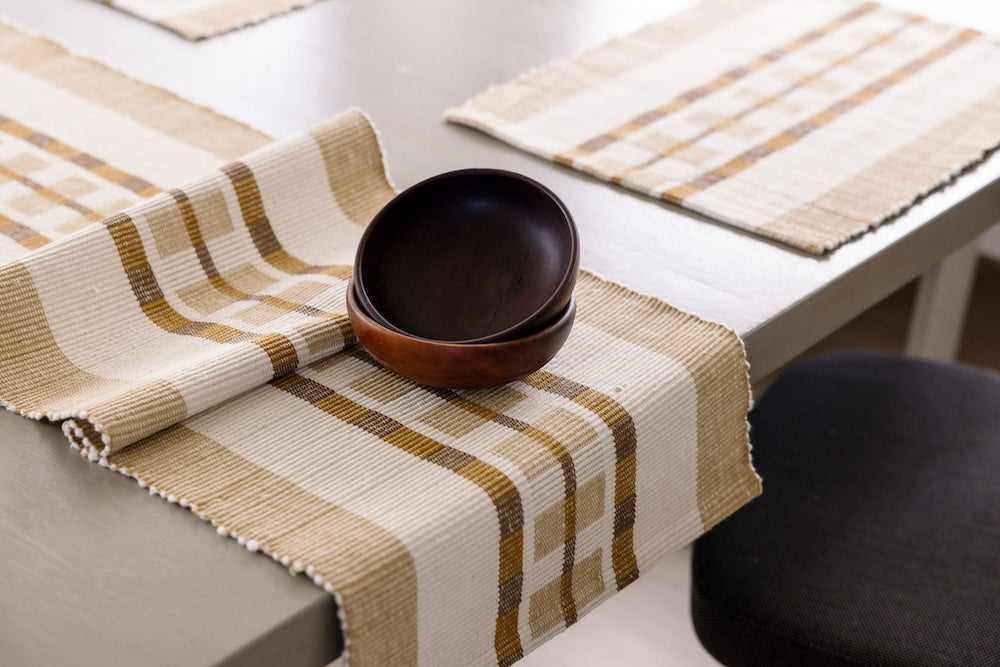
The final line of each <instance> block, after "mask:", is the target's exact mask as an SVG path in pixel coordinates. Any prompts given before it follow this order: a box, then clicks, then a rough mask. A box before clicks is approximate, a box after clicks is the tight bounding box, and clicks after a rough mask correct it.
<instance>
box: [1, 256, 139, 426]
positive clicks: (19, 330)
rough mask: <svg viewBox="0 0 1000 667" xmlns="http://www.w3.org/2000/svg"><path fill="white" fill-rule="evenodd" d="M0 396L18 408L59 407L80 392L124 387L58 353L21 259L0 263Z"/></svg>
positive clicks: (73, 404) (74, 402) (77, 399)
mask: <svg viewBox="0 0 1000 667" xmlns="http://www.w3.org/2000/svg"><path fill="white" fill-rule="evenodd" d="M0 285H2V286H3V289H0V312H2V313H3V317H0V333H2V339H3V341H4V344H3V345H0V368H2V369H3V372H2V373H0V396H3V398H4V400H5V401H7V402H8V403H10V404H11V405H12V406H13V407H14V408H15V409H17V410H20V411H23V412H36V411H39V412H62V411H68V410H69V409H72V408H74V407H76V406H77V405H78V404H79V403H80V402H81V398H82V397H84V396H91V395H94V394H111V393H113V392H115V391H119V390H121V389H122V388H124V387H125V386H126V383H125V382H124V381H122V380H117V379H112V378H105V377H100V376H98V375H94V374H93V373H89V372H87V371H85V370H84V369H82V368H80V367H78V366H76V365H74V364H73V362H72V361H71V360H70V359H69V358H68V357H66V355H65V354H63V352H62V349H61V348H60V347H59V343H57V342H56V339H55V336H54V335H53V333H52V329H51V327H50V326H49V322H48V319H47V317H46V315H45V307H44V306H43V305H42V300H41V297H40V296H39V294H38V292H37V290H36V289H35V283H34V280H33V279H32V277H31V274H30V273H29V272H28V269H27V268H25V266H24V265H23V264H21V263H20V262H16V261H15V262H9V263H7V264H4V265H3V266H0ZM42 370H44V371H47V372H50V373H52V374H53V376H55V375H56V374H58V376H59V378H60V383H59V387H58V388H55V387H54V385H53V384H51V383H47V382H39V377H40V375H41V374H42V372H41V371H42Z"/></svg>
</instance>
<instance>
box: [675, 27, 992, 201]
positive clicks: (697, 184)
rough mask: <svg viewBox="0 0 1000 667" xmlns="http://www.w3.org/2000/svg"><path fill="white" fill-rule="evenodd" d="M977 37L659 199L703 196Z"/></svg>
mask: <svg viewBox="0 0 1000 667" xmlns="http://www.w3.org/2000/svg"><path fill="white" fill-rule="evenodd" d="M980 34H981V33H979V32H977V31H975V30H969V29H966V30H963V31H961V32H960V33H959V34H958V35H956V36H955V37H952V38H951V39H949V40H948V41H947V42H946V43H945V44H943V45H941V46H938V47H935V48H933V49H930V50H929V51H928V52H927V53H925V54H924V55H923V56H921V57H919V58H915V59H913V60H911V61H910V62H908V63H906V64H905V65H903V66H901V67H899V68H897V69H896V70H895V71H893V72H891V73H889V74H887V75H885V76H883V77H881V78H879V79H876V80H875V81H872V82H871V83H869V84H868V85H867V86H865V87H864V88H862V89H861V90H859V91H857V92H855V93H854V94H852V95H850V96H849V97H846V98H844V99H841V100H838V101H837V102H834V103H832V104H830V105H829V106H827V107H826V108H825V109H823V110H822V111H820V112H818V113H816V114H815V115H813V116H812V117H811V118H809V119H807V120H804V121H802V122H801V123H798V124H796V125H793V126H792V127H789V128H788V129H786V130H785V131H784V132H781V133H779V134H777V135H775V136H773V137H771V138H770V139H768V140H767V141H765V142H763V143H761V144H758V145H757V146H754V147H753V148H750V149H749V150H746V151H744V152H743V153H741V154H740V155H738V156H736V157H735V158H733V159H732V160H730V161H728V162H726V163H725V164H723V165H721V166H719V167H716V168H715V169H712V170H710V171H707V172H705V173H703V174H701V175H699V176H696V177H695V178H693V179H691V180H689V181H688V182H687V183H684V184H682V185H679V186H676V187H673V188H670V189H669V190H666V191H664V192H663V193H662V194H661V195H660V197H661V198H662V199H664V200H665V201H669V202H671V203H674V204H682V203H683V202H684V200H685V199H687V198H688V197H691V196H692V195H695V194H697V193H699V192H703V191H705V190H707V189H709V188H711V187H712V186H713V185H715V184H716V183H721V182H722V181H724V180H726V179H728V178H731V177H733V176H735V175H736V174H739V173H740V172H742V171H745V170H746V169H749V168H750V167H752V166H753V165H754V164H756V163H757V162H760V161H761V160H763V159H764V158H766V157H768V156H769V155H771V154H772V153H776V152H778V151H780V150H781V149H783V148H786V147H788V146H790V145H792V144H794V143H796V142H798V141H799V140H801V139H802V137H805V136H807V135H809V134H811V133H812V132H813V131H814V130H817V129H819V128H821V127H823V126H824V125H828V124H829V123H831V122H832V121H833V120H835V119H836V118H838V117H840V116H843V115H844V114H845V113H847V112H848V111H850V110H852V109H855V108H857V107H859V106H861V105H863V104H864V103H865V102H868V101H870V100H872V99H874V98H875V97H877V96H878V95H879V94H880V93H882V92H883V91H885V90H888V89H889V88H892V87H893V86H894V85H896V84H898V83H900V82H901V81H905V80H906V79H908V78H910V77H911V76H913V75H914V74H916V73H917V72H919V71H920V70H922V69H924V68H925V67H926V66H927V65H930V64H931V63H933V62H936V61H938V60H940V59H941V58H944V57H945V56H947V55H949V54H950V53H953V52H954V51H956V50H957V49H959V48H961V47H962V46H964V45H965V44H968V43H969V42H971V41H972V40H974V39H976V38H977V37H979V36H980Z"/></svg>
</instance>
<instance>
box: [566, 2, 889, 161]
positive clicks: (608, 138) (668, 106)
mask: <svg viewBox="0 0 1000 667" xmlns="http://www.w3.org/2000/svg"><path fill="white" fill-rule="evenodd" d="M877 8H878V5H877V4H876V3H874V2H865V3H863V4H861V5H860V6H858V7H856V8H854V9H852V10H851V11H849V12H847V13H846V14H843V15H841V16H838V17H837V18H835V19H833V20H832V21H830V22H828V23H826V24H824V25H821V26H819V27H818V28H814V29H811V30H809V31H808V32H805V33H803V34H801V35H799V36H797V37H795V38H794V39H792V40H790V41H789V42H786V43H785V44H783V45H781V46H779V47H778V48H776V49H772V50H770V51H768V52H767V53H764V54H761V55H759V56H756V57H755V58H754V59H753V60H750V61H748V62H746V63H744V64H742V65H737V66H736V67H733V68H732V69H730V70H728V71H726V72H723V73H722V74H720V75H719V76H718V77H716V78H715V79H713V80H712V81H709V82H708V83H706V84H703V85H701V86H698V87H696V88H691V89H689V90H686V91H684V92H683V93H680V94H679V95H677V96H675V97H674V98H673V99H671V100H670V101H668V102H666V103H665V104H662V105H660V106H658V107H655V108H653V109H650V110H648V111H644V112H642V113H641V114H639V115H637V116H635V117H634V118H632V119H631V120H629V121H628V122H626V123H624V124H622V125H620V126H618V127H616V128H614V129H612V130H609V131H607V132H605V133H603V134H599V135H597V136H596V137H594V138H592V139H588V140H587V141H585V142H583V143H582V144H580V145H579V146H577V147H576V148H573V149H570V150H568V151H565V152H563V153H559V154H557V155H556V156H555V157H554V158H553V159H554V160H555V161H556V162H558V163H560V164H564V165H567V166H572V165H573V162H574V161H575V160H576V159H577V158H580V157H583V156H586V155H590V154H591V153H595V152H597V151H599V150H601V149H603V148H605V147H607V146H608V145H610V144H613V143H615V142H618V141H622V140H624V139H626V138H627V137H629V136H630V135H632V134H634V133H635V132H638V131H639V130H641V129H643V128H644V127H647V126H649V125H651V124H653V123H655V122H656V121H658V120H660V119H662V118H664V117H666V116H669V115H670V114H673V113H676V112H678V111H680V110H682V109H685V108H687V107H688V106H690V105H691V104H693V103H695V102H696V101H698V100H700V99H702V98H705V97H708V96H709V95H712V94H714V93H717V92H719V91H721V90H724V89H726V88H728V87H729V86H732V85H734V84H735V83H737V82H739V81H740V80H742V79H744V78H746V77H747V76H749V75H750V74H753V73H754V72H758V71H760V70H762V69H764V68H765V67H768V66H770V65H772V64H773V63H775V62H778V61H779V60H781V59H782V58H784V57H785V56H788V55H791V54H792V53H795V52H796V51H799V50H801V49H803V48H805V47H806V46H808V45H810V44H812V43H813V42H815V41H816V40H818V39H820V38H821V37H825V36H826V35H828V34H830V33H831V32H833V31H835V30H837V29H839V28H842V27H844V26H845V25H848V24H850V23H851V22H852V21H855V20H857V19H858V18H860V17H862V16H864V15H865V14H869V13H871V12H873V11H874V10H875V9H877ZM750 111H752V109H749V110H747V111H746V113H749V112H750ZM694 141H697V139H694V140H692V142H694ZM653 161H654V162H655V160H653ZM641 168H642V167H637V169H641Z"/></svg>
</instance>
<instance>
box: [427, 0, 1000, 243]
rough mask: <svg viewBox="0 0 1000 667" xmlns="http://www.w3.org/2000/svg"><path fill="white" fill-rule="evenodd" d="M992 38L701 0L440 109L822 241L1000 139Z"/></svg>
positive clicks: (608, 174) (686, 201) (762, 231)
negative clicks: (577, 53)
mask: <svg viewBox="0 0 1000 667" xmlns="http://www.w3.org/2000/svg"><path fill="white" fill-rule="evenodd" d="M997 62H1000V40H998V39H997V38H995V37H991V36H986V35H982V34H980V33H978V32H976V31H974V30H968V29H962V28H957V27H953V26H949V25H945V24H942V23H937V22H934V21H930V20H927V19H925V18H923V17H921V16H917V15H915V14H910V13H906V12H902V11H898V10H895V9H889V8H886V7H882V6H879V5H877V4H875V3H872V2H856V1H852V0H811V1H810V2H800V1H798V0H705V1H704V2H702V3H701V4H699V5H697V6H695V7H694V8H692V9H691V10H689V11H687V12H685V13H683V14H680V15H678V16H676V17H673V18H670V19H667V20H664V21H661V22H658V23H653V24H651V25H648V26H646V27H645V28H643V29H641V30H639V31H638V32H636V33H634V34H632V35H629V36H627V37H622V38H620V39H615V40H612V41H611V42H609V43H607V44H605V45H604V46H601V47H600V48H597V49H595V50H593V51H589V52H587V53H584V54H582V55H580V56H578V57H576V58H573V59H572V60H567V61H563V62H557V63H554V64H551V65H548V66H547V67H544V68H542V69H539V70H537V71H534V72H531V73H529V74H526V75H524V76H522V77H520V78H518V79H516V80H515V81H512V82H510V83H507V84H504V85H500V86H497V87H495V88H492V89H490V90H488V91H486V92H485V93H483V94H481V95H478V96H477V97H474V98H472V99H471V100H469V101H467V102H466V103H465V104H463V105H462V106H460V107H458V108H455V109H451V110H450V111H448V112H447V118H448V120H450V121H453V122H456V123H463V124H466V125H470V126H472V127H476V128H479V129H481V130H483V131H484V132H487V133H489V134H492V135H494V136H496V137H498V138H500V139H503V140H504V141H507V142H509V143H511V144H513V145H515V146H517V147H519V148H522V149H524V150H526V151H530V152H532V153H535V154H537V155H540V156H543V157H545V158H548V159H551V160H554V161H556V162H559V163H561V164H565V165H570V166H572V167H573V168H575V169H578V170H580V171H583V172H586V173H588V174H592V175H594V176H597V177H598V178H601V179H603V180H606V181H610V182H612V183H616V184H619V185H623V186H625V187H628V188H631V189H633V190H636V191H638V192H642V193H644V194H647V195H650V196H652V197H656V198H659V199H662V200H665V201H668V202H671V203H674V204H679V205H681V206H683V207H685V208H688V209H691V210H693V211H698V212H699V213H703V214H705V215H707V216H709V217H712V218H715V219H717V220H720V221H723V222H726V223H728V224H731V225H734V226H736V227H740V228H742V229H746V230H749V231H751V232H753V233H755V234H759V235H760V236H763V237H767V238H770V239H774V240H777V241H780V242H782V243H786V244H788V245H791V246H794V247H796V248H799V249H801V250H804V251H807V252H810V253H814V254H822V253H824V252H827V251H829V250H832V249H834V248H836V247H837V246H839V245H841V244H842V243H844V242H845V241H847V240H849V239H851V238H852V237H855V236H857V235H859V234H862V233H864V232H865V231H867V230H869V229H872V228H873V227H875V226H877V225H879V224H881V223H882V222H885V221H886V220H888V219H890V218H892V217H894V216H895V215H898V214H899V213H901V212H902V211H904V210H905V209H906V208H907V207H909V206H910V205H912V204H913V202H914V201H915V200H916V199H918V198H919V197H920V196H922V195H924V194H926V193H928V192H930V191H931V190H933V189H934V188H936V187H939V186H941V185H943V184H945V183H947V182H948V181H949V180H950V179H952V178H954V177H955V176H956V175H958V174H959V173H960V172H961V171H962V170H963V169H965V168H966V167H968V166H969V165H970V164H974V163H976V162H977V161H979V160H981V159H982V158H983V157H984V154H985V152H986V151H989V150H991V149H993V148H995V147H996V146H997V145H1000V67H993V66H989V65H987V63H997Z"/></svg>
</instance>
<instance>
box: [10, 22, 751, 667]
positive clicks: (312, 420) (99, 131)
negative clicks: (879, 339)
mask: <svg viewBox="0 0 1000 667" xmlns="http://www.w3.org/2000/svg"><path fill="white" fill-rule="evenodd" d="M0 32H2V36H3V39H2V40H0V45H2V46H0V87H2V89H4V90H8V91H17V92H18V94H17V95H8V96H5V97H4V98H3V101H2V102H0V116H2V117H0V314H2V317H0V400H2V401H3V404H4V405H5V406H6V407H7V408H9V409H12V410H15V411H18V412H20V413H21V414H24V415H25V416H28V417H31V418H35V419H43V418H47V419H50V420H54V421H56V420H58V421H62V425H63V430H64V431H65V433H66V434H67V436H68V438H69V440H70V442H71V443H72V445H73V446H74V447H76V448H78V449H79V450H80V451H81V453H82V454H84V455H85V456H88V457H89V458H90V459H92V460H94V461H97V462H98V463H100V464H101V465H103V466H106V467H108V468H110V469H112V470H117V471H118V472H120V473H123V474H126V475H129V476H132V477H134V478H135V479H137V480H138V481H139V484H140V485H141V486H144V487H148V489H149V491H150V492H151V493H156V494H158V495H160V496H162V497H164V498H166V499H167V500H169V501H170V502H173V503H177V504H178V505H180V506H181V507H185V508H188V509H190V510H191V511H193V512H195V513H196V514H197V515H198V516H200V517H201V518H203V519H205V520H206V521H208V522H211V524H212V525H214V526H215V527H216V529H217V530H218V532H219V533H220V534H222V535H229V536H232V537H233V538H235V539H237V540H238V541H239V542H240V543H241V544H243V545H245V546H246V548H247V549H249V550H250V551H253V552H263V553H266V554H268V555H269V556H271V557H272V558H274V559H275V560H277V561H279V562H280V563H281V564H282V565H284V566H285V567H287V568H289V570H290V571H291V572H292V573H299V572H304V573H306V575H308V576H310V577H311V578H312V579H313V580H314V581H315V582H316V583H317V584H318V585H321V586H322V587H324V588H325V589H326V590H327V591H329V592H330V593H332V594H333V595H335V596H336V599H337V601H338V605H339V608H340V614H341V619H340V620H341V626H342V628H343V632H344V636H345V642H346V654H345V655H346V657H347V658H349V659H350V662H351V663H352V664H356V665H405V664H417V663H420V664H426V665H446V664H455V665H459V664H460V665H473V664H500V665H509V664H511V663H513V662H515V661H516V660H517V659H518V658H520V657H521V656H523V655H524V654H525V653H526V652H527V651H529V650H530V649H531V648H532V647H534V646H537V645H538V644H539V643H540V642H542V641H544V640H545V639H547V638H549V637H551V636H552V635H554V634H555V633H557V632H559V631H560V630H561V629H563V628H565V627H567V626H568V625H570V624H572V623H573V622H575V621H576V620H577V619H578V618H580V617H581V616H582V615H583V614H585V613H586V612H587V611H588V610H590V609H591V608H593V607H594V606H595V605H596V604H598V603H599V602H600V601H601V600H603V599H605V598H606V597H608V596H609V595H611V594H612V593H614V592H615V591H617V590H620V589H621V588H623V587H624V586H626V585H628V584H629V583H630V582H632V581H634V580H635V579H636V578H637V577H638V576H639V574H640V573H641V572H643V571H644V570H646V569H647V568H649V567H650V566H651V565H652V564H653V563H654V562H655V561H656V560H657V559H658V558H659V557H661V556H662V555H664V554H665V553H666V552H668V551H669V550H671V549H674V548H677V547H679V546H681V545H683V544H686V543H687V542H689V541H691V540H692V539H693V538H695V537H697V536H698V535H700V534H701V533H703V532H704V531H705V530H707V529H708V528H710V527H711V526H713V525H714V524H715V523H717V522H718V521H720V520H721V519H722V518H724V517H725V516H727V515H728V514H730V513H731V512H732V511H734V510H735V509H737V508H738V507H740V506H741V505H742V504H744V503H745V502H746V501H747V500H749V499H750V498H752V497H754V496H756V495H757V494H758V493H759V492H760V482H759V479H758V478H757V476H756V475H755V473H754V472H753V469H752V467H751V466H750V460H749V448H748V441H747V425H746V412H747V409H748V407H749V400H750V394H749V387H748V382H747V367H746V358H745V356H744V351H743V347H742V344H741V342H740V340H739V339H738V337H737V336H736V335H735V334H734V333H733V332H731V331H729V330H727V329H725V328H724V327H722V326H719V325H716V324H712V323H709V322H705V321H703V320H701V319H699V318H697V317H694V316H692V315H689V314H685V313H682V312H680V311H678V310H676V309H674V308H672V307H671V306H669V305H667V304H665V303H663V302H660V301H657V300H655V299H652V298H649V297H644V296H640V295H638V294H635V293H633V292H631V291H629V290H627V289H626V288H624V287H621V286H618V285H614V284H611V283H608V282H606V281H603V280H601V279H599V278H597V277H595V276H593V275H591V274H589V273H586V272H583V273H581V275H580V279H579V281H578V287H577V300H578V315H577V320H576V324H575V326H574V329H573V331H572V333H571V335H570V337H569V340H568V341H567V343H566V345H565V346H564V348H563V349H562V350H561V351H560V353H559V354H558V355H557V356H556V357H555V358H554V359H553V360H552V361H551V362H550V363H549V364H548V365H547V366H546V367H545V368H543V369H542V370H540V371H538V372H536V373H534V374H532V375H530V376H529V377H527V378H525V379H524V380H522V381H519V382H514V383H511V384H508V385H506V386H503V387H498V388H495V389H491V390H484V391H475V392H467V391H463V392H453V391H447V390H438V389H429V388H425V387H421V386H418V385H415V384H413V383H411V382H408V381H406V380H404V379H402V378H400V377H398V376H396V375H394V374H393V373H391V372H389V371H387V370H385V369H383V368H381V367H380V366H379V365H378V364H376V363H375V362H374V361H373V360H372V358H371V357H370V356H368V355H367V354H366V353H365V352H364V350H362V349H360V348H359V347H357V346H356V345H354V335H353V333H352V331H351V329H350V326H349V323H348V321H347V318H346V317H345V315H344V305H343V304H344V294H345V292H344V290H345V288H346V284H347V282H346V281H347V279H348V277H349V275H350V266H349V262H350V261H351V259H352V258H353V254H354V249H355V246H356V243H357V240H358V238H359V237H360V234H361V232H362V230H363V228H364V225H365V224H367V222H368V220H369V219H370V217H371V216H372V214H373V213H374V212H375V211H376V210H378V208H379V207H380V206H381V205H383V204H384V203H385V202H386V201H387V200H388V199H389V198H390V197H391V196H393V194H394V190H393V188H392V186H391V185H390V183H389V180H388V177H387V175H386V171H385V165H384V163H383V156H382V153H381V150H380V147H379V144H378V141H377V138H376V136H375V133H374V131H373V128H372V127H371V124H370V122H369V121H368V119H367V118H366V117H365V116H364V115H363V114H362V113H360V112H358V111H348V112H345V113H344V114H341V115H340V116H337V117H336V118H333V119H331V120H330V121H328V122H326V123H324V124H322V125H320V126H319V127H316V128H314V129H312V130H310V131H309V132H306V133H303V134H300V135H298V136H294V137H291V138H288V139H285V140H282V141H279V142H276V143H270V144H269V143H267V138H266V137H264V136H263V135H261V134H260V133H257V132H254V131H253V130H250V129H248V128H246V127H245V126H243V125H240V124H238V123H236V122H234V121H231V120H228V119H225V118H221V117H218V116H216V115H214V114H212V113H211V112H209V111H207V110H205V109H203V108H199V107H196V106H194V105H190V104H189V103H186V102H184V101H182V100H180V99H177V98H176V97H173V96H171V95H169V94H167V93H165V92H164V91H161V90H158V89H155V88H151V87H149V86H145V85H143V84H140V83H137V82H135V81H132V80H129V79H127V78H126V77H124V76H123V75H121V74H119V73H116V72H114V71H112V70H109V69H108V68H106V67H103V66H101V65H98V64H95V63H93V62H90V61H88V60H86V59H83V58H79V57H76V56H72V55H70V54H68V53H66V52H65V51H63V50H62V49H60V48H59V47H58V46H56V45H54V44H52V43H51V42H47V41H45V40H43V39H40V38H37V37H30V36H26V35H23V34H20V33H17V32H16V31H14V30H12V29H10V28H8V27H2V26H0ZM109 89H114V90H117V91H119V94H118V95H115V96H112V97H110V98H109V97H103V98H101V97H99V96H98V94H97V93H96V92H94V91H100V90H109ZM223 147H228V148H223ZM253 148H256V149H257V150H253V151H252V152H250V153H249V154H247V155H245V156H243V157H239V158H238V159H233V156H232V155H230V154H229V151H230V150H237V149H239V150H247V149H253ZM199 171H201V172H203V173H204V176H202V177H200V178H198V179H196V180H194V181H192V182H189V183H188V184H186V185H182V186H180V187H178V186H177V185H176V184H177V183H178V182H179V181H180V177H181V176H182V175H184V174H191V173H198V172H199ZM122 207H124V209H123V210H118V211H115V209H116V208H122ZM6 444H7V445H8V446H9V445H11V443H6Z"/></svg>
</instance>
